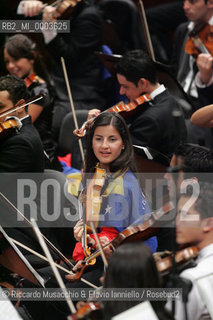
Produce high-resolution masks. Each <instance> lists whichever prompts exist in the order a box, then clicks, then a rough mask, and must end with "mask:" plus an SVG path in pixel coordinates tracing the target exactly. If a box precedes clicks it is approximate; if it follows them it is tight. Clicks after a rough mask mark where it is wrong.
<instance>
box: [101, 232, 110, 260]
mask: <svg viewBox="0 0 213 320" xmlns="http://www.w3.org/2000/svg"><path fill="white" fill-rule="evenodd" d="M99 240H100V243H101V245H102V247H104V246H105V245H106V244H107V243H109V239H108V238H107V237H106V236H103V237H100V238H99ZM103 250H104V254H105V257H106V259H107V260H109V259H110V257H111V255H112V249H111V246H110V245H109V246H107V247H106V248H103Z"/></svg>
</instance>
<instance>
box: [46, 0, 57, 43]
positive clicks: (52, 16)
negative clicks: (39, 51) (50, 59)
mask: <svg viewBox="0 0 213 320" xmlns="http://www.w3.org/2000/svg"><path fill="white" fill-rule="evenodd" d="M58 16H59V14H58V13H57V12H56V8H54V7H51V6H47V7H45V8H44V11H43V15H42V20H43V21H44V22H55V21H56V19H57V17H58ZM42 33H43V36H44V42H45V44H48V43H49V42H51V41H52V40H53V39H54V38H55V37H56V36H57V31H56V30H53V29H52V30H51V29H42Z"/></svg>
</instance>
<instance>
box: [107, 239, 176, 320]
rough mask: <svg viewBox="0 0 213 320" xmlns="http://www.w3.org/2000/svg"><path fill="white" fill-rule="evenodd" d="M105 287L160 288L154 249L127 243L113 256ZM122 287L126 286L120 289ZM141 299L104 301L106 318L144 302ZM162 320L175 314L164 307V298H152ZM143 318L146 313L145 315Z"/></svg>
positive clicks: (124, 288)
mask: <svg viewBox="0 0 213 320" xmlns="http://www.w3.org/2000/svg"><path fill="white" fill-rule="evenodd" d="M103 287H104V288H123V290H126V289H127V288H153V289H155V288H160V287H161V278H160V275H159V272H158V270H157V268H156V264H155V260H154V258H153V256H152V253H151V251H150V250H149V248H147V246H146V245H144V244H143V243H139V242H138V243H126V244H123V245H122V246H120V247H119V248H118V249H117V250H116V251H115V252H114V253H113V255H112V257H111V259H110V261H109V265H108V268H107V269H106V274H105V277H104V284H103ZM120 290H122V289H120ZM140 302H141V301H140V300H137V301H136V300H131V299H128V300H126V301H116V300H112V301H104V302H103V306H104V308H103V313H104V319H105V320H110V319H111V318H112V317H113V316H115V315H117V314H119V313H121V312H123V311H125V310H128V309H129V308H131V307H133V306H135V305H137V304H138V303H140ZM150 302H151V305H152V307H153V309H154V311H155V313H156V315H157V317H158V319H160V320H169V319H170V320H171V319H173V317H172V316H171V315H170V314H169V312H168V311H166V310H165V308H164V302H163V301H150ZM141 316H142V317H143V314H141Z"/></svg>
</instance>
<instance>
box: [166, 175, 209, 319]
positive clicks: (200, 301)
mask: <svg viewBox="0 0 213 320" xmlns="http://www.w3.org/2000/svg"><path fill="white" fill-rule="evenodd" d="M182 191H183V190H182ZM212 196H213V185H212V183H210V182H204V181H199V183H198V182H197V180H195V179H191V180H190V181H189V180H188V186H187V188H186V189H185V191H183V192H182V195H181V196H180V199H179V201H178V214H177V217H176V241H177V243H178V244H179V245H181V246H187V245H190V246H191V245H193V246H196V247H197V249H198V258H197V259H196V266H195V267H192V268H188V269H186V270H184V271H182V272H181V273H180V277H182V278H186V279H188V280H191V282H192V289H191V291H190V292H189V295H188V302H187V304H186V310H187V313H186V314H187V319H188V320H198V319H204V318H205V319H212V303H211V298H210V297H212V293H213V288H212V272H211V270H212V263H213V216H212V205H213V203H212ZM189 200H190V203H189ZM167 305H169V303H168V304H167ZM210 314H211V315H210ZM175 319H176V320H185V319H186V317H185V312H184V306H183V303H182V301H181V300H179V299H177V300H176V301H175Z"/></svg>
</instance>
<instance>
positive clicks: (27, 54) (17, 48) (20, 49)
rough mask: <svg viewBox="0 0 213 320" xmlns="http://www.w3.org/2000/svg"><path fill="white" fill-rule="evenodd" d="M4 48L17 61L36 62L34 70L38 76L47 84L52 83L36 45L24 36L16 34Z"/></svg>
mask: <svg viewBox="0 0 213 320" xmlns="http://www.w3.org/2000/svg"><path fill="white" fill-rule="evenodd" d="M4 48H5V49H7V52H8V54H9V55H10V56H11V57H12V58H13V59H15V60H18V59H21V58H26V59H32V60H34V70H35V72H36V74H37V75H38V76H40V77H41V78H43V79H44V80H45V81H46V82H47V83H49V82H50V79H49V75H48V72H47V68H46V66H45V64H44V63H43V58H42V56H41V54H40V53H39V51H38V49H37V46H36V43H35V42H33V41H32V40H31V39H30V38H28V37H27V36H25V35H23V34H16V35H14V36H12V37H9V38H8V39H7V41H6V42H5V45H4Z"/></svg>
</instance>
